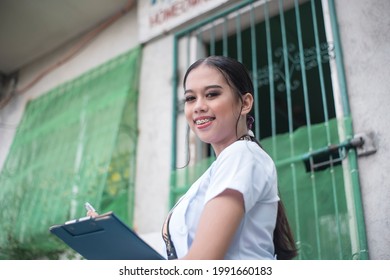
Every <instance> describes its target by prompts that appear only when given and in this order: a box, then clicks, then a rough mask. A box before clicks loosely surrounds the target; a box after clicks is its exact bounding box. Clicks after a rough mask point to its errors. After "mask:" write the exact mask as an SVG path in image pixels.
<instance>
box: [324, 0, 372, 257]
mask: <svg viewBox="0 0 390 280" xmlns="http://www.w3.org/2000/svg"><path fill="white" fill-rule="evenodd" d="M328 6H329V10H330V20H331V26H332V33H333V37H334V38H335V40H334V41H335V42H334V44H335V53H336V65H337V72H338V77H339V87H340V90H341V93H342V94H341V97H342V106H343V111H344V115H345V116H347V117H349V116H351V111H350V108H349V101H348V94H347V86H346V79H345V70H344V63H343V53H342V49H341V43H340V35H339V30H338V23H337V13H336V8H335V4H334V0H328ZM345 128H346V134H347V138H352V137H353V127H352V122H351V121H349V122H345ZM348 162H349V166H350V174H351V178H352V186H353V194H354V201H355V211H356V218H357V220H358V221H357V226H358V236H359V247H360V251H359V252H358V253H357V254H356V256H355V257H356V258H358V259H369V254H368V247H367V236H366V226H365V220H364V211H363V206H362V205H363V202H362V197H361V192H360V181H359V171H358V166H357V154H356V151H355V150H350V151H349V152H348Z"/></svg>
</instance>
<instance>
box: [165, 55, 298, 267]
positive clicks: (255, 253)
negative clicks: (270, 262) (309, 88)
mask: <svg viewBox="0 0 390 280" xmlns="http://www.w3.org/2000/svg"><path fill="white" fill-rule="evenodd" d="M183 86H184V91H185V107H184V111H185V116H186V120H187V122H188V125H189V126H190V128H191V129H192V131H193V132H194V133H195V134H196V135H197V137H199V139H200V140H201V141H203V142H206V143H210V144H211V146H212V147H213V149H214V152H215V154H216V156H217V159H216V160H215V162H213V163H212V164H211V166H210V167H209V169H207V170H206V172H205V173H204V174H203V175H202V176H201V177H200V178H199V179H198V180H197V181H196V182H195V183H194V184H193V185H192V186H191V188H190V189H189V190H188V192H187V193H186V194H185V195H184V196H183V197H182V198H181V199H180V200H179V202H178V203H177V204H176V206H175V207H174V208H173V209H172V210H171V212H170V213H169V215H168V218H167V220H166V222H165V223H164V227H163V238H164V240H165V241H166V244H167V255H168V258H169V259H176V258H180V259H291V258H293V257H295V256H296V248H295V244H294V240H293V237H292V234H291V231H290V227H289V224H288V221H287V218H286V215H285V213H284V208H283V206H282V204H281V201H280V199H279V197H278V188H277V176H276V169H275V165H274V162H273V161H272V159H271V158H270V157H269V156H268V155H267V154H266V153H265V152H264V150H263V149H262V148H261V146H260V145H259V143H258V142H257V140H256V139H255V138H254V137H253V132H252V131H250V129H249V127H250V124H251V122H252V120H253V118H252V117H251V116H249V113H250V111H251V109H252V105H253V95H252V94H253V85H252V81H251V79H250V76H249V74H248V72H247V70H246V68H245V67H244V66H243V65H242V64H241V63H239V62H238V61H236V60H234V59H231V58H228V57H222V56H212V57H208V58H205V59H201V60H198V61H197V62H195V63H194V64H192V65H191V66H190V67H189V69H188V70H187V72H186V74H185V76H184V81H183ZM240 140H242V141H240Z"/></svg>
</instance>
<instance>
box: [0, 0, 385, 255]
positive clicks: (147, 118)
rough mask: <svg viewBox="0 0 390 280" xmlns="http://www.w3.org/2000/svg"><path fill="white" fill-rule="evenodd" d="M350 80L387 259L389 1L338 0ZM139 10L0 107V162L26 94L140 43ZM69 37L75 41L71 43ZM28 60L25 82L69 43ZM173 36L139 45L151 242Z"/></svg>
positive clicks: (370, 223) (364, 172)
mask: <svg viewBox="0 0 390 280" xmlns="http://www.w3.org/2000/svg"><path fill="white" fill-rule="evenodd" d="M335 2H336V9H337V13H338V21H339V28H340V36H341V40H342V46H343V52H344V61H345V70H346V79H347V87H348V93H349V100H350V105H351V111H352V116H353V124H354V130H355V133H360V132H370V131H373V132H374V134H375V136H376V140H377V150H378V151H377V153H376V154H374V155H371V156H368V157H362V158H359V173H360V179H361V189H362V196H363V204H364V211H365V219H366V226H367V237H368V246H369V254H370V258H371V259H390V235H389V234H384V233H388V232H390V218H389V217H390V215H389V214H390V203H389V202H388V201H389V199H390V187H389V184H390V183H389V179H390V177H389V175H388V174H389V172H387V170H389V168H390V166H389V165H390V162H389V160H388V159H389V158H390V152H389V150H390V144H389V143H390V132H389V130H388V129H387V123H388V122H389V121H390V118H389V117H388V114H387V113H388V108H389V105H390V94H389V89H390V79H389V77H390V68H389V67H388V65H390V51H389V50H390V37H389V36H388V31H389V29H390V19H389V17H388V16H387V14H388V13H389V12H390V2H389V1H388V0H372V1H366V0H355V1H353V2H354V3H353V5H351V3H350V2H351V1H343V0H335ZM137 30H138V29H137V10H136V9H133V10H132V11H131V12H130V13H129V14H127V15H125V16H124V17H123V18H121V19H120V20H119V21H118V22H116V23H115V24H114V25H113V26H111V27H110V28H109V29H107V30H105V31H104V32H103V33H102V34H100V35H99V36H98V37H97V38H96V39H95V40H94V41H93V42H92V43H91V44H90V45H89V46H88V47H87V48H85V49H84V50H83V51H82V52H81V53H79V54H78V55H77V56H76V57H75V58H73V59H72V60H70V61H69V62H68V63H66V64H64V65H62V66H61V67H60V68H58V69H56V70H55V71H53V72H51V73H50V74H49V75H47V76H46V77H45V78H43V79H42V80H41V81H40V82H39V83H37V84H36V85H35V86H34V87H33V88H31V89H30V90H29V91H28V92H26V93H25V94H23V95H20V96H17V97H16V98H14V99H13V100H12V101H11V102H10V103H9V104H8V105H7V107H6V108H4V109H2V110H1V111H0V122H1V123H2V124H6V125H2V126H0V169H1V168H2V166H3V164H4V161H5V159H6V156H7V153H8V149H9V147H10V145H11V143H12V139H13V136H14V133H15V130H16V128H17V125H18V123H19V121H20V119H21V117H22V115H23V112H24V107H25V105H26V103H27V101H28V100H29V99H32V98H36V97H37V96H39V95H40V94H42V93H45V92H47V91H48V90H50V89H51V88H53V87H55V86H57V85H59V84H62V83H64V82H66V81H68V80H71V79H73V78H75V77H77V76H79V75H80V74H82V73H84V72H85V71H87V70H88V69H90V68H92V67H95V66H97V65H99V64H101V63H104V62H105V61H107V60H108V59H110V58H113V57H115V56H117V55H119V54H121V53H124V52H126V51H127V50H129V49H131V48H133V47H134V46H136V45H137V44H138V33H137V32H138V31H137ZM72 43H74V42H72ZM72 43H70V44H69V45H68V46H64V48H62V49H60V50H58V51H56V52H54V53H52V54H50V55H48V56H46V57H44V58H42V59H40V60H39V61H36V62H35V63H33V64H32V65H29V66H28V67H26V68H25V69H23V71H21V76H20V86H23V85H24V84H27V83H28V82H29V81H30V80H31V79H32V78H34V77H35V75H36V74H37V73H39V72H40V71H41V70H42V69H44V68H45V67H46V66H48V65H51V64H52V63H53V62H55V61H57V60H58V58H59V57H61V55H63V54H64V53H65V52H66V50H67V49H68V48H69V47H70V46H71V45H72ZM172 43H173V38H172V36H171V35H166V36H161V37H159V38H157V39H155V40H153V41H150V42H148V43H146V44H145V45H144V48H143V57H142V67H141V81H140V96H139V120H138V121H139V139H138V140H139V142H138V151H137V174H136V175H137V178H136V204H135V207H136V208H135V219H134V221H135V225H136V227H137V229H138V231H139V232H140V233H141V234H143V235H144V236H145V237H147V239H148V241H150V242H151V243H152V244H153V245H154V246H155V247H157V248H158V247H159V246H160V245H161V244H160V243H159V242H160V241H161V239H160V236H159V233H160V230H161V226H162V223H163V221H164V219H165V216H166V214H167V211H168V193H169V173H170V160H171V125H172V119H171V114H172V98H171V93H172V89H171V85H172V84H171V83H172V80H171V79H172V70H171V69H172V60H173V58H172V56H173V50H172Z"/></svg>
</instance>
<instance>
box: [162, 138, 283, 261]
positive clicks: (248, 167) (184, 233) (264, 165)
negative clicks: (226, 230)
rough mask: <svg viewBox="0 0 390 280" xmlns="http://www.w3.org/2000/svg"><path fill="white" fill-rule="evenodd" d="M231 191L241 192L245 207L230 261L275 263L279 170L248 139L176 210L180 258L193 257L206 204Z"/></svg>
mask: <svg viewBox="0 0 390 280" xmlns="http://www.w3.org/2000/svg"><path fill="white" fill-rule="evenodd" d="M225 189H234V190H237V191H239V192H241V193H242V194H243V198H244V204H245V215H244V217H243V219H242V221H241V223H240V225H239V228H238V229H237V232H236V234H235V236H234V239H233V242H232V244H231V245H230V247H229V249H228V251H227V253H226V255H225V259H243V260H248V259H275V256H274V245H273V231H274V228H275V221H276V215H277V202H278V201H279V197H278V190H277V176H276V168H275V165H274V162H273V161H272V159H271V158H270V157H269V156H268V155H267V154H266V153H265V152H264V151H263V150H262V149H261V148H260V147H259V146H258V145H257V144H256V143H254V142H251V141H245V140H242V141H236V142H234V143H233V144H231V145H230V146H228V147H227V148H225V149H224V150H223V151H222V152H221V153H220V155H219V156H218V157H217V159H216V161H214V162H213V163H212V165H211V166H210V167H209V168H208V169H207V170H206V172H205V173H204V174H203V175H202V176H201V177H200V178H199V179H198V180H197V181H196V182H195V183H194V184H193V185H192V186H191V188H190V189H189V190H188V191H187V193H186V194H185V195H184V196H183V197H182V199H181V200H180V201H179V202H178V204H177V205H176V207H175V208H174V210H173V214H172V216H171V219H170V223H169V231H170V234H171V240H172V242H173V244H174V246H175V248H176V253H177V256H178V258H181V257H183V256H184V255H186V254H187V252H188V250H189V248H190V246H191V244H192V241H193V240H194V236H195V232H196V228H197V226H198V222H199V218H200V215H201V213H202V210H203V208H204V205H205V204H206V203H207V202H208V201H209V200H211V199H212V198H214V197H216V196H217V195H218V194H220V193H221V192H223V191H224V190H225Z"/></svg>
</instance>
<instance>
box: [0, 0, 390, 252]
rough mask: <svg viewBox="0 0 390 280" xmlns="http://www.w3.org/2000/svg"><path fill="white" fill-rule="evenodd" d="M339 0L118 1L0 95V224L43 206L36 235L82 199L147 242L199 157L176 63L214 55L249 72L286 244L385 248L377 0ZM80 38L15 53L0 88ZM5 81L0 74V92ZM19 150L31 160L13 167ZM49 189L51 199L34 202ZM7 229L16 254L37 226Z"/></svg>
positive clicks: (202, 157) (75, 211) (200, 166)
mask: <svg viewBox="0 0 390 280" xmlns="http://www.w3.org/2000/svg"><path fill="white" fill-rule="evenodd" d="M131 2H133V1H131ZM350 4H351V3H349V1H341V0H334V1H331V0H327V1H326V0H323V1H293V0H291V1H287V0H285V1H276V0H273V1H227V0H220V1H217V0H214V1H212V0H209V1H185V0H176V1H137V2H135V1H134V3H132V6H131V9H129V11H127V12H126V13H123V15H122V16H120V17H118V18H117V19H116V20H115V21H113V23H112V24H110V26H109V27H108V28H106V29H104V30H103V31H101V32H100V33H99V35H97V36H96V37H94V40H93V41H91V42H90V43H89V44H88V45H86V46H85V47H84V48H82V49H81V50H80V51H79V52H77V55H75V56H73V57H72V58H71V59H69V60H67V61H66V62H65V63H63V64H61V65H60V66H59V67H57V68H55V69H53V70H51V71H50V72H47V73H46V72H45V75H44V77H43V78H41V79H40V80H39V81H37V82H36V83H35V84H33V85H32V86H31V87H29V88H27V90H25V91H24V92H23V93H21V94H15V95H13V96H12V97H11V98H10V100H9V101H7V102H6V103H4V104H5V105H4V106H3V107H2V108H1V110H0V122H1V124H0V142H1V145H0V167H1V170H2V173H1V176H2V177H1V180H0V182H1V184H0V185H1V188H2V189H3V190H2V192H0V193H1V195H0V200H2V205H3V206H2V207H9V208H4V209H2V210H4V211H1V212H3V213H10V212H12V213H15V214H14V215H9V216H10V217H11V218H8V220H4V219H2V220H3V221H5V222H3V223H4V224H5V223H6V222H8V224H9V223H12V222H13V221H15V220H16V219H17V218H18V215H20V216H23V215H24V216H25V215H26V213H31V212H34V210H33V209H36V211H37V212H39V214H40V215H45V217H47V219H45V220H44V223H43V225H41V224H42V223H41V224H40V223H39V222H37V223H36V226H35V228H34V229H31V230H30V231H29V232H36V235H39V238H41V239H44V238H45V237H44V235H43V237H42V232H43V231H45V230H46V228H44V229H42V226H47V225H49V224H53V223H59V222H61V221H62V220H58V219H65V218H71V217H72V216H73V217H74V216H77V215H81V214H82V213H83V211H84V210H83V209H82V207H81V206H80V205H81V203H82V201H83V200H86V199H88V200H90V201H91V202H92V203H94V204H96V205H97V206H98V207H96V208H97V209H100V210H101V211H106V210H110V209H111V210H114V211H116V212H117V213H120V215H121V216H122V217H123V218H124V219H125V220H126V221H127V222H128V223H129V224H131V225H132V226H133V227H135V228H136V229H137V231H138V232H139V233H140V234H142V235H143V236H144V237H145V238H146V239H147V240H149V241H150V242H151V244H153V246H155V247H156V248H157V249H159V250H160V249H161V247H160V240H159V237H158V236H159V232H160V230H161V226H162V223H163V221H164V219H165V216H166V214H167V212H168V211H169V208H170V207H171V205H172V204H173V203H174V202H175V201H176V199H177V198H178V197H179V196H180V195H181V194H182V193H183V192H184V191H185V189H186V188H188V186H189V184H190V183H191V182H192V181H193V180H194V178H196V176H198V175H199V172H201V171H202V170H204V168H206V167H207V166H208V164H209V163H210V160H213V154H212V151H210V147H208V146H207V145H204V144H202V143H200V142H199V141H198V140H197V139H196V138H195V137H194V136H193V135H192V134H191V133H188V131H187V129H186V125H185V122H184V118H183V114H182V103H181V99H182V98H181V95H182V87H181V80H182V77H183V74H184V72H185V69H186V68H187V67H188V66H189V65H190V63H191V62H193V61H195V60H196V59H197V58H200V57H203V56H206V55H227V56H232V57H235V58H237V59H238V60H240V61H242V62H243V63H244V64H245V65H246V66H247V67H248V69H249V70H250V72H251V75H252V78H253V80H254V84H255V88H256V90H255V91H256V92H255V93H254V94H255V100H257V101H256V105H255V109H254V111H253V115H254V117H255V119H256V121H255V133H256V136H257V137H258V138H259V139H260V140H261V142H262V144H263V146H264V148H265V149H266V150H267V152H268V153H269V154H270V155H271V156H272V157H273V159H274V160H275V162H276V165H277V168H278V174H279V185H280V191H281V195H282V198H283V200H284V201H285V204H286V207H287V209H288V213H289V218H290V221H291V223H292V226H293V230H294V234H295V237H296V239H297V242H298V245H299V248H300V255H299V258H300V259H367V258H368V259H390V254H389V252H390V237H389V236H388V235H386V234H383V233H384V232H387V231H388V230H389V224H390V223H389V214H390V206H389V205H388V203H387V198H389V197H390V189H389V187H388V186H387V185H388V184H387V183H386V179H387V175H386V174H387V173H386V171H385V170H387V167H388V166H389V163H388V161H387V160H386V159H387V156H388V155H389V148H388V144H387V141H386V139H387V138H389V132H387V129H386V123H387V117H386V109H387V106H388V104H390V102H389V101H390V99H389V97H388V94H387V90H388V89H389V82H388V79H387V77H388V76H389V74H390V73H389V72H390V70H389V68H388V67H387V62H390V53H389V51H388V49H389V46H390V38H389V37H388V36H386V34H387V31H388V30H389V28H390V20H389V19H388V17H387V16H386V15H387V13H388V12H389V11H390V4H389V3H388V1H385V0H376V1H369V2H368V1H364V0H357V1H354V3H353V6H351V5H350ZM83 38H84V37H83V36H80V37H78V38H76V39H73V40H71V41H69V42H67V44H64V45H62V46H61V47H59V48H57V49H56V50H55V51H53V52H50V53H48V54H46V55H44V56H41V57H40V58H38V59H36V60H34V61H33V62H31V63H29V64H27V65H23V67H21V68H20V69H19V71H18V73H19V74H18V80H17V84H16V88H18V89H19V88H20V89H22V88H24V87H25V86H27V85H29V83H30V81H33V80H34V79H35V78H36V77H37V76H38V75H39V74H40V73H42V72H44V70H45V69H47V68H48V67H50V65H53V64H55V63H57V62H58V61H61V59H62V58H63V57H65V56H66V55H67V53H68V52H69V49H71V48H72V46H75V45H77V44H78V43H79V42H80V41H82V39H83ZM127 73H128V75H127ZM94 86H95V87H96V88H94ZM9 87H10V84H9V83H8V84H7V83H3V88H4V90H3V92H5V91H6V90H8V88H9ZM91 88H92V90H91ZM4 96H5V94H4ZM71 97H72V98H71ZM59 104H63V105H62V106H59ZM57 106H58V107H57ZM48 108H55V109H53V110H49V109H48ZM50 121H51V122H50ZM65 131H66V133H65ZM67 137H69V138H67ZM34 139H35V140H34ZM42 143H46V144H45V145H44V146H43V147H42V146H41V144H42ZM70 143H72V144H70ZM59 147H61V148H59ZM46 153H48V154H49V155H46V156H43V155H45V154H46ZM26 154H28V156H27V155H26ZM67 156H69V157H67ZM188 159H189V164H188V165H187V161H188ZM24 164H25V165H26V166H29V168H30V167H31V169H28V171H25V172H23V170H21V168H20V167H21V166H24ZM57 166H58V168H57ZM183 166H186V168H180V167H183ZM58 181H60V183H58ZM35 183H36V185H39V187H38V186H37V187H36V188H34V184H35ZM14 186H16V187H14ZM53 188H55V189H56V191H55V192H54V191H53ZM51 192H52V193H51ZM43 193H44V194H45V195H43ZM6 194H12V195H10V196H9V197H10V198H8V200H7V198H6V196H5V195H6ZM53 197H56V198H57V199H58V201H56V202H58V203H60V202H62V203H63V205H62V206H61V207H59V206H57V208H55V207H53V208H52V206H50V207H49V208H50V211H49V213H50V214H49V213H48V212H45V211H44V209H45V208H46V209H47V206H46V205H50V202H49V201H50V199H52V198H53ZM11 198H12V199H11ZM32 198H33V199H32ZM24 199H29V201H34V202H35V204H34V203H30V204H27V205H25V204H23V203H22V202H23V200H24ZM46 200H47V201H46ZM14 201H18V203H17V205H18V206H19V207H17V211H16V210H15V209H12V208H11V205H12V202H14ZM42 201H45V205H44V206H39V207H37V205H42V204H44V203H42ZM3 202H4V203H3ZM40 202H41V203H40ZM22 205H23V207H24V208H23V207H22ZM60 208H61V209H60ZM30 218H34V216H31V217H30ZM5 226H6V224H5ZM45 234H47V233H46V231H45ZM9 235H11V236H13V239H12V240H13V242H14V243H15V244H14V247H12V248H15V247H16V248H19V251H18V252H19V255H16V256H18V257H23V256H24V255H23V253H24V252H25V251H23V250H22V249H23V248H29V247H28V242H29V240H40V239H39V238H38V239H36V237H34V236H30V235H29V234H28V230H26V229H25V226H24V225H23V221H21V222H20V224H18V227H17V230H16V231H12V230H11V229H10V231H9ZM4 240H5V237H3V238H0V248H5V247H7V245H6V244H7V242H6V241H4ZM330 244H332V246H330ZM20 248H22V249H20ZM6 249H7V250H8V251H9V250H11V249H10V248H6ZM7 250H6V251H7ZM26 250H27V249H26ZM3 251H4V250H3ZM8 251H7V252H8ZM10 256H11V257H12V256H13V255H12V254H11V253H8V254H5V253H3V255H2V256H0V257H1V258H10Z"/></svg>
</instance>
